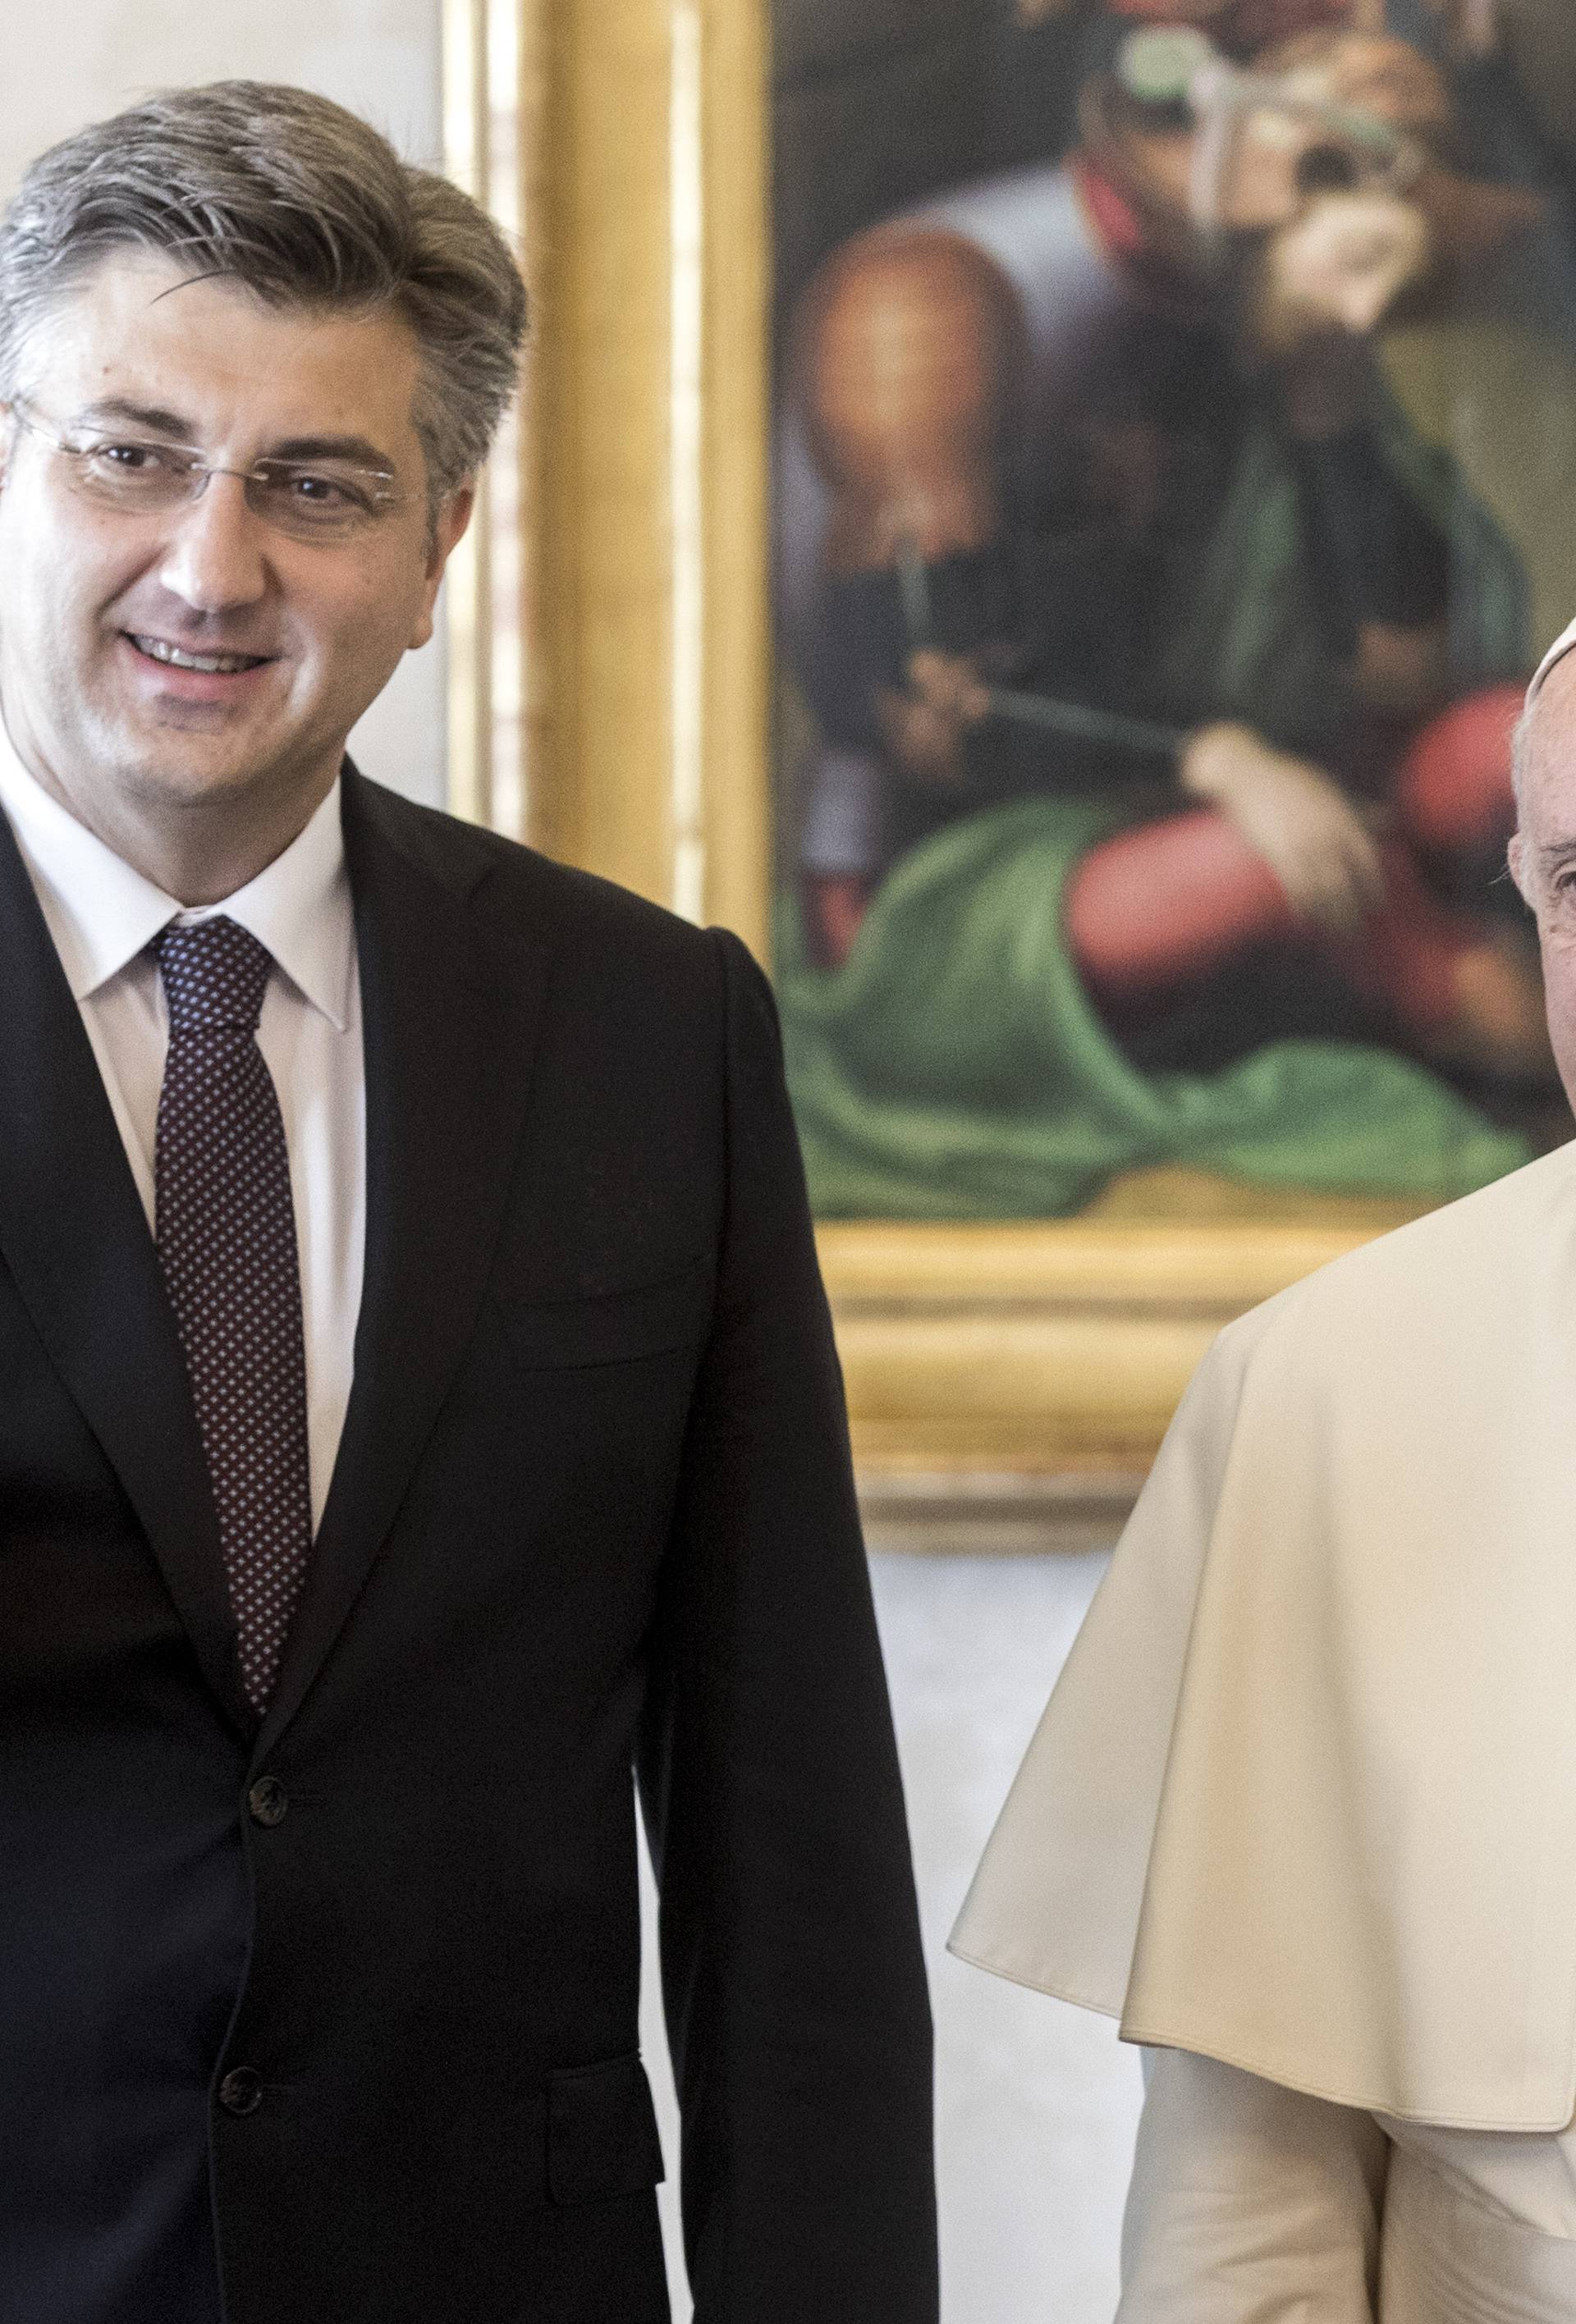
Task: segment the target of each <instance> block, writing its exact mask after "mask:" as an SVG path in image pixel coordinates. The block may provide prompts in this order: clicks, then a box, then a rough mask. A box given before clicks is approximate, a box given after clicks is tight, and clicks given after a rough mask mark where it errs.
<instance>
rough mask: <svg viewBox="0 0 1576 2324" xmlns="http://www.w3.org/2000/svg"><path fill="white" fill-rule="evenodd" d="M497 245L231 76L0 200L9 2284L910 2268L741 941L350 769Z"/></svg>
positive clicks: (111, 2295) (568, 2297)
mask: <svg viewBox="0 0 1576 2324" xmlns="http://www.w3.org/2000/svg"><path fill="white" fill-rule="evenodd" d="M524 305H525V301H524V290H523V288H522V285H521V282H520V280H519V276H518V273H517V272H516V270H515V264H514V262H513V260H512V259H511V257H510V254H509V253H508V251H507V249H506V247H505V244H504V243H503V242H502V240H501V238H500V237H499V235H497V233H496V230H495V229H494V228H493V226H491V225H490V224H489V223H488V221H487V219H486V218H485V217H484V216H483V215H482V214H481V212H480V211H479V210H477V208H475V206H474V205H473V204H471V203H470V202H469V201H468V199H466V198H465V197H463V196H462V195H460V194H459V192H458V191H457V190H456V189H454V188H453V187H451V186H450V185H448V184H447V183H446V182H445V181H444V180H441V179H440V178H438V177H435V176H433V175H431V174H430V173H428V172H424V171H418V170H414V169H411V168H408V167H406V166H405V165H404V164H403V163H402V162H401V161H399V159H398V158H397V156H396V155H395V154H394V152H393V151H392V150H391V149H390V148H389V147H388V146H387V145H386V144H385V143H384V141H383V140H382V139H381V138H379V137H378V136H376V135H375V134H374V133H373V132H372V131H370V130H369V129H367V128H366V126H365V125H364V124H361V123H359V122H357V121H356V120H355V119H354V118H353V117H352V116H350V115H348V114H345V113H342V112H340V111H339V110H338V108H337V107H335V106H330V105H328V104H326V103H324V102H323V101H321V100H320V99H318V98H314V97H308V96H306V95H304V94H302V93H301V92H300V91H296V90H291V89H285V88H266V87H261V86H257V85H252V84H244V83H231V84H222V85H219V86H218V87H214V88H205V89H195V90H189V91H185V92H182V93H179V94H176V95H172V96H168V97H161V98H157V99H154V100H153V101H151V102H149V103H148V104H145V105H144V106H139V107H137V108H136V109H135V110H134V111H132V112H130V113H127V114H125V115H121V116H120V117H119V118H118V119H116V120H115V121H112V122H109V123H107V124H103V125H102V126H99V127H97V128H94V129H91V130H88V131H86V132H84V133H83V134H81V135H79V136H78V137H75V138H73V139H72V140H70V142H69V143H66V144H65V145H62V146H60V147H58V148H56V149H55V150H54V151H53V152H50V153H48V154H46V155H44V157H43V158H42V160H41V161H39V162H37V163H36V164H35V165H34V167H33V168H32V171H30V172H29V174H28V176H27V178H26V180H25V181H24V183H23V187H22V189H21V191H20V192H19V194H18V196H17V198H16V200H15V201H14V204H13V206H12V208H11V210H10V212H9V213H8V215H7V217H6V219H5V225H4V227H3V228H0V403H3V405H4V410H3V412H0V422H3V435H0V445H3V451H4V469H3V474H0V710H3V714H4V734H3V735H0V807H3V808H4V816H3V818H0V992H3V994H4V1006H3V1008H0V1262H3V1264H0V1388H3V1390H4V1393H3V1394H0V1997H3V1998H0V2311H3V2312H4V2314H5V2316H6V2317H7V2318H10V2317H13V2316H14V2317H15V2318H17V2319H25V2324H221V2319H222V2324H283V2319H290V2324H307V2319H324V2324H329V2319H332V2324H519V2319H522V2318H524V2317H526V2316H530V2317H533V2318H540V2319H542V2324H657V2319H662V2318H663V2317H665V2316H666V2314H667V2295H666V2290H665V2279H664V2270H663V2255H662V2249H661V2241H660V2236H659V2234H658V2227H657V2217H656V2209H655V2199H654V2186H655V2182H656V2181H657V2180H658V2178H659V2177H660V2176H661V2172H662V2156H661V2153H660V2151H659V2146H658V2140H657V2135H656V2128H655V2125H654V2118H653V2114H652V2108H651V2101H650V2098H649V2094H648V2092H647V2089H646V2084H645V2080H644V2073H643V2071H642V2067H641V2062H640V2058H639V2054H638V2049H637V2033H636V1997H637V1987H638V1969H639V1916H638V1909H637V1891H636V1877H635V1783H634V1781H633V1780H632V1771H634V1772H637V1774H638V1783H639V1792H640V1796H641V1799H642V1802H643V1804H644V1813H645V1819H646V1824H647V1829H648V1831H649V1834H650V1837H651V1840H652V1847H653V1854H654V1860H655V1863H656V1867H657V1872H658V1878H659V1883H660V1886H661V1891H662V1908H663V1974H664V1979H665V1984H666V1991H667V1999H668V2012H669V2023H670V2030H671V2034H672V2047H673V2051H674V2061H675V2067H676V2071H677V2077H678V2082H679V2088H680V2094H681V2107H682V2114H683V2144H684V2153H683V2180H684V2212H685V2227H686V2236H687V2243H688V2251H689V2260H690V2268H691V2278H692V2282H693V2286H694V2290H695V2296H696V2307H697V2314H698V2316H699V2317H700V2319H709V2324H778V2319H781V2324H804V2319H810V2318H814V2319H817V2324H826V2320H827V2319H834V2324H835V2319H845V2318H846V2319H849V2324H855V2319H858V2324H869V2319H877V2324H929V2319H932V2318H933V2316H934V2312H935V2284H934V2270H935V2261H934V2241H933V2222H932V2197H931V2190H930V2175H929V2172H930V2165H929V2108H930V2098H929V2049H928V2043H929V2034H928V2023H927V2015H926V2005H925V1997H924V1985H923V1977H922V1969H921V1966H920V1960H919V1953H918V1944H917V1935H916V1929H915V1919H914V1911H913V1893H912V1886H911V1881H910V1876H909V1870H908V1864H907V1856H906V1845H905V1839H904V1820H903V1807H902V1800H901V1794H900V1791H899V1786H898V1781H897V1774H896V1767H895V1757H894V1752H893V1746H892V1736H891V1730H890V1723H889V1720H888V1715H887V1710H886V1704H885V1693H884V1689H883V1683H882V1676H881V1667H880V1658H879V1654H878V1651H877V1648H876V1640H875V1635H874V1629H873V1625H872V1620H871V1612H870V1604H869V1596H868V1589H867V1580H866V1576H865V1572H864V1565H863V1558H862V1553H861V1548H860V1544H859V1537H858V1524H857V1518H856V1514H855V1508H854V1503H853V1497H852V1490H851V1485H850V1480H849V1473H848V1451H847V1441H846V1434H845V1430H844V1425H843V1419H842V1411H841V1405H840V1399H839V1386H838V1379H837V1370H836V1364H835V1359H834V1357H833V1353H832V1349H831V1343H830V1333H829V1329H828V1323H827V1316H826V1311H825V1305H824V1301H823V1299H822V1296H821V1294H820V1286H819V1282H818V1279H817V1276H816V1270H815V1260H814V1251H813V1245H812V1241H811V1233H810V1228H809V1222H808V1218H807V1215H806V1211H805V1205H804V1199H803V1191H802V1182H801V1179H800V1176H799V1169H798V1163H797V1157H796V1149H795V1146H794V1141H793V1130H792V1125H791V1122H790V1120H789V1117H788V1113H787V1109H786V1102H785V1099H784V1096H783V1085H782V1076H781V1070H780V1063H779V1056H778V1050H777V1046H776V1038H775V1028H774V1019H773V1013H772V1007H771V1001H770V997H769V994H768V992H767V990H766V987H765V982H764V980H763V979H762V977H761V975H760V973H759V972H758V971H757V970H756V968H755V967H754V965H753V964H752V963H751V962H750V960H749V959H748V957H747V955H746V953H745V952H744V950H743V947H742V946H741V945H738V944H737V942H736V941H735V940H734V939H733V938H731V937H728V936H723V935H720V934H718V933H717V932H711V933H709V934H707V933H702V932H700V931H699V930H696V929H693V928H691V927H687V926H684V925H682V924H681V923H680V922H678V921H676V920H673V919H672V918H669V917H668V916H666V915H665V914H663V913H661V912H659V911H657V910H655V909H654V908H651V907H648V906H646V905H644V904H642V903H640V902H638V901H636V899H634V898H632V897H630V896H627V895H625V894H622V893H621V892H620V891H618V890H614V889H611V888H608V887H606V886H604V885H602V884H600V883H598V882H597V881H591V880H589V879H586V878H583V877H580V876H579V875H576V874H573V873H570V872H568V871H562V870H560V869H557V868H555V867H553V866H552V865H550V864H548V863H546V862H543V861H542V860H541V859H540V858H538V857H535V856H533V855H532V854H530V853H528V852H527V851H525V850H524V849H521V848H517V847H514V846H511V845H510V844H507V843H505V842H504V841H502V840H499V839H496V838H495V837H493V836H492V835H488V834H486V833H482V832H479V831H476V830H473V829H470V828H468V827H467V826H464V825H459V824H457V823H454V822H451V821H450V820H449V819H448V818H447V817H444V816H436V815H433V814H431V813H429V812H427V811H426V810H423V809H421V808H417V807H412V806H410V805H408V804H406V803H404V802H403V801H401V800H399V799H397V798H394V797H393V796H392V795H391V794H389V793H388V792H386V791H384V790H380V789H379V788H377V787H376V786H375V784H374V783H372V782H370V781H368V780H367V779H366V778H364V777H363V776H362V775H360V774H359V773H358V772H357V771H356V770H354V769H353V768H352V767H351V766H350V764H349V762H348V761H347V759H346V757H345V743H346V738H347V736H348V733H349V731H350V729H351V727H352V726H353V725H354V724H356V722H357V719H358V718H359V717H360V716H361V715H362V713H363V712H364V711H365V710H366V707H367V705H368V704H369V703H370V702H371V701H372V700H373V699H374V697H375V696H376V695H377V694H378V692H379V691H380V689H381V688H382V687H384V685H385V683H386V681H387V679H388V678H389V677H390V676H391V674H392V673H393V671H394V668H395V666H396V665H397V663H398V662H399V660H400V659H401V657H402V655H403V654H404V653H405V652H406V651H407V650H409V649H411V648H412V647H419V646H421V645H422V644H424V643H425V642H426V641H427V640H428V639H429V638H430V637H431V632H432V622H433V605H434V601H435V598H436V595H437V592H438V588H439V585H440V580H441V577H442V573H443V567H444V561H445V559H446V558H447V556H448V555H449V552H450V549H452V548H453V546H454V543H455V542H456V540H457V539H459V535H460V533H461V532H462V531H463V530H464V526H465V522H466V519H467V516H468V511H469V506H470V498H471V488H472V483H473V480H474V477H475V475H476V472H477V466H478V465H479V463H480V462H481V460H482V459H483V458H484V457H485V455H486V452H487V444H488V441H489V438H490V437H491V435H492V432H493V430H494V428H495V427H496V421H497V419H498V417H499V414H500V413H501V411H502V410H503V409H504V407H505V403H506V401H507V399H508V396H509V394H510V392H512V389H513V385H514V381H515V371H516V364H517V357H518V351H519V346H520V342H521V337H522V334H523V330H524Z"/></svg>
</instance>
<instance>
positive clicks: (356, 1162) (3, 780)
mask: <svg viewBox="0 0 1576 2324" xmlns="http://www.w3.org/2000/svg"><path fill="white" fill-rule="evenodd" d="M0 807H3V808H4V810H5V816H6V818H7V820H8V822H9V823H10V825H11V828H12V831H13V832H14V835H15V837H16V842H17V845H18V846H19V847H20V848H21V850H22V856H23V862H24V863H25V864H26V866H27V870H28V873H29V876H30V877H31V879H32V885H33V889H34V891H35V893H36V894H37V897H38V899H39V903H40V905H41V906H42V910H43V916H44V918H45V920H46V921H47V923H48V925H49V931H50V934H51V936H52V937H53V938H54V943H55V949H56V951H57V952H58V953H59V954H60V965H61V967H62V968H63V969H64V971H65V973H66V981H67V982H68V983H69V984H70V988H71V992H72V995H73V997H74V998H75V1000H76V1002H77V1006H78V1008H79V1010H81V1012H82V1022H83V1024H84V1026H85V1027H86V1028H87V1033H88V1040H89V1041H90V1042H91V1043H92V1045H93V1054H94V1056H95V1057H97V1061H98V1070H99V1072H100V1073H101V1074H102V1075H103V1076H104V1087H105V1092H106V1094H107V1097H108V1099H109V1103H110V1107H111V1109H112V1111H113V1112H114V1115H115V1120H116V1128H117V1129H118V1130H119V1131H120V1135H121V1139H122V1142H123V1143H124V1145H125V1152H126V1159H127V1161H128V1162H129V1163H130V1165H131V1170H132V1176H133V1177H134V1179H135V1181H136V1187H137V1192H138V1194H140V1195H141V1197H142V1203H143V1208H144V1211H145V1213H147V1219H148V1225H149V1228H150V1230H152V1229H153V1224H154V1217H153V1140H154V1133H155V1130H156V1127H157V1123H158V1115H159V1093H160V1090H161V1087H162V1083H163V1078H164V1056H165V1052H166V1050H167V1048H168V1047H169V1038H170V1035H169V1019H168V1015H167V1012H166V1009H165V1003H164V988H163V982H162V979H161V977H160V974H159V971H158V965H157V963H156V962H155V961H154V960H153V956H152V954H150V952H149V950H148V946H149V945H151V944H152V942H153V938H154V937H155V936H157V935H158V934H159V933H160V931H161V929H162V928H164V927H168V926H169V924H170V923H171V921H172V920H174V921H178V922H179V923H181V925H182V926H187V925H190V923H192V922H194V921H198V920H202V919H207V918H210V917H211V916H212V914H214V913H216V912H222V913H224V914H226V915H227V918H230V919H232V920H235V921H236V922H237V923H238V924H239V926H240V927H244V928H246V929H247V930H248V931H249V933H250V934H251V935H253V936H255V937H256V939H257V941H258V943H259V944H262V945H266V947H267V949H268V951H269V952H270V953H271V954H272V955H273V962H274V966H273V972H272V973H271V974H270V976H269V979H268V987H267V991H266V992H265V993H264V1001H263V1014H262V1019H261V1021H260V1023H259V1025H258V1028H257V1042H258V1047H260V1048H261V1050H262V1052H263V1056H264V1061H265V1062H266V1064H267V1066H268V1070H269V1073H270V1074H272V1075H273V1086H274V1088H275V1090H276V1091H277V1092H278V1094H279V1106H280V1111H281V1113H282V1114H283V1120H284V1135H285V1140H286V1143H287V1145H288V1147H289V1149H290V1183H291V1191H292V1195H293V1197H294V1205H295V1233H296V1247H297V1250H298V1251H299V1253H300V1259H301V1317H302V1323H303V1327H304V1331H305V1336H306V1378H307V1434H308V1448H309V1455H310V1459H311V1494H312V1524H313V1526H314V1528H315V1526H317V1524H318V1521H319V1520H320V1517H321V1516H322V1513H323V1504H324V1502H325V1500H326V1499H327V1498H328V1491H329V1478H330V1477H331V1476H332V1474H333V1468H334V1460H335V1456H336V1454H337V1453H338V1447H339V1436H340V1433H341V1431H342V1429H343V1427H344V1424H345V1408H346V1406H347V1404H348V1401H349V1396H350V1380H351V1373H352V1368H353V1349H354V1344H355V1338H356V1320H357V1314H358V1313H359V1310H360V1305H361V1276H362V1262H363V1256H364V1245H365V1240H366V1074H365V1070H364V1065H363V1057H362V1044H361V987H360V977H359V973H358V971H357V956H356V933H355V923H354V918H353V915H352V912H351V905H350V887H349V881H348V875H347V871H346V868H345V848H344V840H343V836H342V834H341V829H340V820H339V812H340V799H339V785H338V783H337V782H336V784H335V785H334V788H333V789H332V790H331V791H330V792H329V796H328V798H326V799H325V800H324V801H323V803H322V805H321V806H320V807H319V808H318V810H317V812H316V814H315V815H314V816H312V818H311V822H310V823H309V824H308V825H306V828H305V829H304V830H303V831H302V832H301V834H300V835H299V836H298V837H297V838H295V839H294V840H292V843H291V844H290V845H289V846H288V847H287V848H286V849H285V850H284V852H283V854H282V855H278V856H276V857H275V858H274V860H273V862H272V863H270V864H269V865H268V867H267V869H266V870H265V871H260V872H259V873H258V874H257V877H256V878H255V880H250V881H247V883H246V886H245V887H244V888H239V889H237V890H236V893H235V894H234V895H233V896H227V897H226V898H225V899H224V900H223V901H222V902H221V903H218V904H213V905H209V906H208V907H206V908H203V909H202V910H199V911H184V910H182V908H181V905H180V904H179V903H178V902H177V901H176V900H175V899H174V898H173V897H172V896H167V895H165V893H164V892H163V890H162V889H160V888H156V887H155V886H154V885H153V881H150V880H145V879H144V877H143V875H142V873H141V872H140V871H134V870H133V869H132V867H131V865H130V864H129V863H126V862H123V860H122V859H121V857H119V856H118V855H116V853H115V852H114V851H113V849H111V848H109V847H107V846H106V845H105V844H104V842H103V841H102V840H101V839H98V838H97V837H96V836H95V835H94V834H93V833H92V832H90V831H89V830H88V828H87V826H86V825H83V824H80V823H79V822H78V821H77V819H76V817H75V816H72V815H70V814H69V813H68V812H67V810H66V809H65V808H64V807H61V806H60V804H59V803H58V802H57V801H56V800H55V799H53V798H51V796H50V795H49V793H48V792H47V791H45V790H44V789H43V788H42V787H41V786H40V785H39V783H38V782H36V781H35V780H34V779H33V777H32V775H31V774H29V772H28V771H27V770H26V769H25V768H24V767H23V764H22V762H21V761H20V759H19V758H18V757H17V755H16V752H15V751H14V748H13V746H12V744H11V743H10V742H9V740H8V739H7V738H6V736H5V733H4V731H3V730H0Z"/></svg>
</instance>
